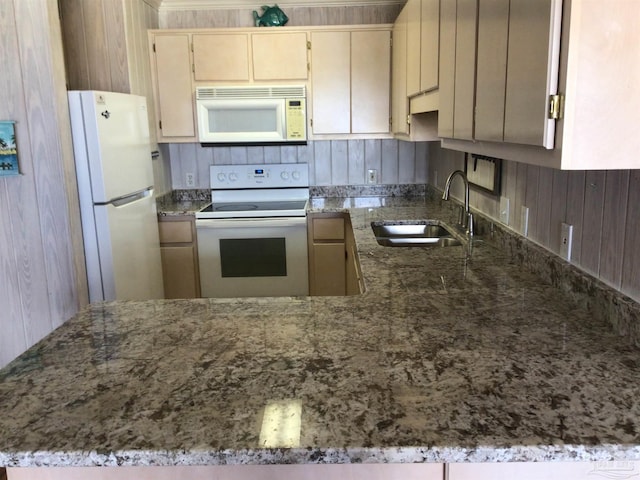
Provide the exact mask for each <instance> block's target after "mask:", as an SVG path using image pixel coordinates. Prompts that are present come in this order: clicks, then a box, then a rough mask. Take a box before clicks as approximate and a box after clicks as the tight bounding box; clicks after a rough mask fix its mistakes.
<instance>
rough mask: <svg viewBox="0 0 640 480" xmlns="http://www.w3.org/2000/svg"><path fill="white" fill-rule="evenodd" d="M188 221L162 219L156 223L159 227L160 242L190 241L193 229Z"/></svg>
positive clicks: (191, 240)
mask: <svg viewBox="0 0 640 480" xmlns="http://www.w3.org/2000/svg"><path fill="white" fill-rule="evenodd" d="M191 226H192V222H190V221H178V222H172V221H164V222H162V221H161V222H159V223H158V228H159V229H160V243H191V242H193V229H192V228H191Z"/></svg>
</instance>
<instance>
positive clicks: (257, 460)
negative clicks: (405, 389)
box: [0, 444, 640, 467]
mask: <svg viewBox="0 0 640 480" xmlns="http://www.w3.org/2000/svg"><path fill="white" fill-rule="evenodd" d="M638 458H640V446H636V445H613V444H609V445H607V444H604V445H595V446H585V445H535V446H534V445H522V446H512V447H494V446H490V445H487V446H478V447H469V448H466V447H386V448H385V447H369V448H363V447H344V448H273V449H244V450H213V451H212V450H204V449H203V450H201V451H198V450H190V451H189V450H186V451H185V450H175V451H174V450H166V451H158V450H148V451H147V450H117V451H112V452H98V451H95V450H93V451H77V452H50V451H34V452H15V453H14V454H11V453H6V452H5V453H0V465H3V466H4V467H126V466H160V467H170V466H219V465H283V464H284V465H296V464H297V465H300V464H305V465H313V464H365V463H367V464H371V463H379V464H385V463H394V464H402V463H485V462H490V463H503V462H593V461H612V460H616V461H621V460H629V461H637V460H638Z"/></svg>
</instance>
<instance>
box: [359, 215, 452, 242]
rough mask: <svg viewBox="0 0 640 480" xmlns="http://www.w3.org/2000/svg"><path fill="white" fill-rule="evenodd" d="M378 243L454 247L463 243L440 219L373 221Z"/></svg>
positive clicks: (372, 225) (372, 224) (372, 226)
mask: <svg viewBox="0 0 640 480" xmlns="http://www.w3.org/2000/svg"><path fill="white" fill-rule="evenodd" d="M371 229H372V230H373V234H374V235H375V236H376V241H377V242H378V244H380V245H382V246H385V247H453V246H456V245H462V242H461V241H460V240H459V239H458V238H456V237H455V236H454V235H453V234H452V233H451V231H450V230H449V229H448V227H447V226H446V225H444V224H443V223H442V222H440V221H438V220H420V221H414V222H406V221H404V222H403V221H401V222H394V221H382V222H371Z"/></svg>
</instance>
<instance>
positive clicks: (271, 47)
mask: <svg viewBox="0 0 640 480" xmlns="http://www.w3.org/2000/svg"><path fill="white" fill-rule="evenodd" d="M251 45H252V52H253V54H252V60H253V79H254V80H306V79H307V77H308V60H307V34H306V33H305V32H289V33H279V32H270V33H253V34H252V35H251Z"/></svg>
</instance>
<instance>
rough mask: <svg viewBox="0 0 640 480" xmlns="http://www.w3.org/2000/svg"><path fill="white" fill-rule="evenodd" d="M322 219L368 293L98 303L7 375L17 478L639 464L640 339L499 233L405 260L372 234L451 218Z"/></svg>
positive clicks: (0, 424) (3, 403) (410, 204)
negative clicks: (176, 469)
mask: <svg viewBox="0 0 640 480" xmlns="http://www.w3.org/2000/svg"><path fill="white" fill-rule="evenodd" d="M311 209H312V211H348V212H349V213H350V215H351V221H352V224H353V227H354V233H355V239H356V243H357V246H358V252H359V256H360V264H361V267H362V273H363V276H364V281H365V286H366V291H365V293H364V294H362V295H355V296H345V297H283V298H240V299H196V300H165V301H145V302H110V303H101V304H94V305H91V306H90V307H88V308H87V309H86V310H84V311H83V312H81V313H80V314H78V315H77V316H76V317H74V318H73V319H71V320H70V321H69V322H67V323H66V324H64V325H63V326H62V327H60V328H59V329H58V330H56V331H55V332H53V333H52V334H51V335H50V336H49V337H47V338H46V339H45V340H43V341H42V342H40V343H38V344H37V345H36V346H34V347H33V348H31V349H30V350H28V351H27V352H26V353H24V354H23V355H21V356H20V357H19V358H18V359H16V360H15V361H14V362H12V363H11V364H9V365H8V366H7V367H6V368H5V369H3V370H0V432H1V434H0V467H2V466H7V467H29V466H147V465H155V466H173V465H182V466H185V465H196V466H203V465H224V464H227V465H228V464H306V463H325V464H332V463H460V462H527V461H531V462H544V461H581V460H582V461H610V460H627V461H631V460H635V461H637V460H640V420H639V419H640V396H639V395H638V378H640V349H638V347H637V346H636V345H633V343H634V341H635V340H629V338H626V337H622V336H620V335H618V334H616V333H614V331H613V327H612V326H611V325H610V324H609V323H608V322H606V321H604V320H603V319H602V318H600V317H599V316H598V315H594V313H593V311H592V310H591V309H588V308H584V307H583V306H582V305H581V304H580V301H579V300H580V298H579V295H571V296H570V295H569V294H566V293H562V292H561V291H560V289H558V288H557V287H556V286H553V285H551V284H550V283H548V282H544V281H542V280H541V279H540V278H539V277H537V276H534V275H533V274H531V273H529V272H527V271H526V269H524V268H523V263H526V259H525V260H523V258H522V257H521V256H520V255H519V254H517V253H515V252H513V251H511V250H509V249H505V248H498V246H499V245H500V242H499V241H498V240H497V239H496V237H498V236H499V233H498V232H497V231H493V230H492V229H490V228H488V227H486V226H485V228H484V234H482V232H480V233H481V234H480V235H478V236H477V239H476V241H475V243H474V246H473V249H472V254H471V256H470V257H469V255H468V249H467V248H466V247H464V246H453V247H447V248H438V249H423V248H388V247H383V246H380V245H378V244H377V243H376V240H375V237H374V236H373V234H372V232H371V228H370V223H371V222H372V221H378V220H398V219H425V218H439V219H442V220H445V221H450V216H451V213H450V210H449V209H448V205H445V206H443V205H442V204H441V202H440V201H439V200H438V199H436V198H432V197H431V196H430V195H427V196H426V197H400V196H398V197H358V198H348V197H345V198H314V199H313V202H312V207H311ZM634 308H635V307H634ZM636 312H637V310H636ZM636 319H637V317H636ZM635 328H636V329H637V327H635ZM636 331H637V330H636ZM271 406H275V407H276V409H277V408H280V409H281V411H287V412H290V416H292V417H294V418H295V420H296V421H295V422H294V423H293V424H294V426H295V428H293V429H292V430H290V431H289V432H288V434H287V436H286V439H285V440H283V439H282V438H280V440H273V439H270V438H269V437H268V435H266V433H265V430H269V429H268V428H267V429H265V428H264V425H265V424H267V423H268V422H267V420H268V419H267V418H266V417H267V416H268V415H267V414H266V413H265V412H266V411H267V410H268V409H269V408H270V407H271ZM287 409H288V410H287ZM296 422H297V423H296ZM274 428H275V429H276V430H278V429H279V428H280V429H281V428H282V426H281V425H280V426H276V427H274ZM283 442H284V443H283ZM9 480H11V476H9Z"/></svg>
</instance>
